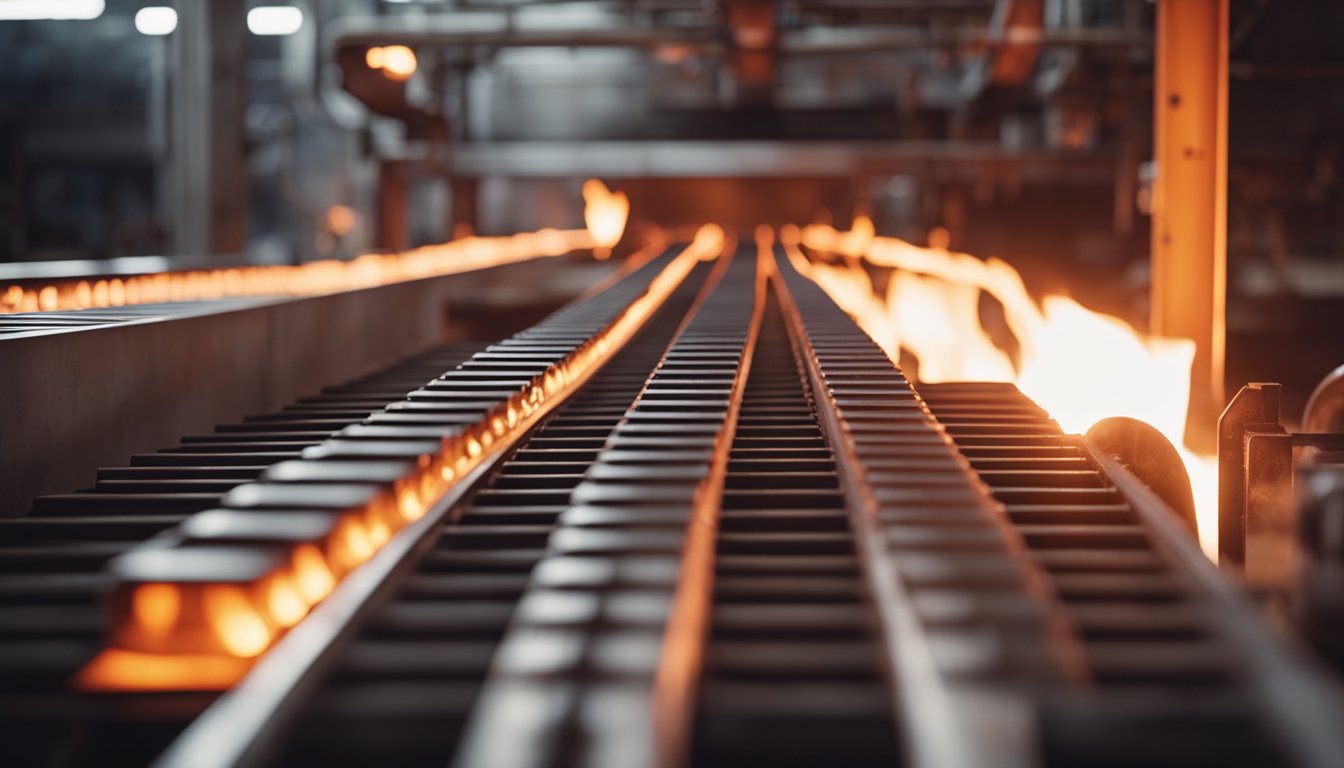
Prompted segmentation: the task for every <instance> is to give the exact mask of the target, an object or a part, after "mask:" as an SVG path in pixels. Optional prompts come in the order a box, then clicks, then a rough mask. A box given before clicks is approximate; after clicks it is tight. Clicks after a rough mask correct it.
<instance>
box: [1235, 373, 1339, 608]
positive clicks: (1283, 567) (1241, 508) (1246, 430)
mask: <svg viewBox="0 0 1344 768" xmlns="http://www.w3.org/2000/svg"><path fill="white" fill-rule="evenodd" d="M1280 389H1281V387H1280V386H1279V385H1278V384H1262V383H1255V384H1247V385H1246V386H1244V387H1242V388H1241V391H1240V392H1238V393H1237V395H1236V397H1234V398H1232V402H1230V403H1228V406H1227V409H1226V410H1225V411H1223V415H1222V417H1221V418H1220V419H1219V420H1218V553H1219V562H1220V563H1221V564H1222V565H1225V566H1228V567H1231V568H1239V569H1241V570H1242V571H1243V575H1244V578H1245V580H1246V582H1247V583H1248V584H1249V585H1250V586H1252V587H1256V588H1266V589H1288V588H1290V587H1291V585H1292V583H1293V580H1294V579H1295V577H1296V573H1295V560H1294V558H1295V552H1296V549H1295V537H1296V535H1297V528H1298V522H1297V504H1296V499H1295V497H1294V492H1293V473H1294V461H1293V449H1294V448H1308V447H1310V448H1317V449H1320V450H1323V451H1341V450H1344V433H1339V432H1296V433H1293V432H1289V431H1287V430H1286V429H1284V428H1283V426H1282V425H1281V424H1280V423H1279V394H1280Z"/></svg>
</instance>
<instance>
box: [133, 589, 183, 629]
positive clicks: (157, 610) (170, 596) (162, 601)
mask: <svg viewBox="0 0 1344 768" xmlns="http://www.w3.org/2000/svg"><path fill="white" fill-rule="evenodd" d="M131 610H132V611H134V612H135V618H136V621H138V622H139V623H140V626H142V627H144V628H145V631H147V632H150V633H152V634H155V635H165V634H167V633H168V631H169V630H171V629H172V628H173V626H174V625H175V624H177V618H178V616H179V615H180V614H181V613H182V593H181V591H179V590H178V588H177V585H176V584H144V585H141V586H140V587H139V588H138V589H136V590H135V594H134V595H133V596H132V597H131Z"/></svg>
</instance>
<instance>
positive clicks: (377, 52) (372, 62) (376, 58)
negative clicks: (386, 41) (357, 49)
mask: <svg viewBox="0 0 1344 768" xmlns="http://www.w3.org/2000/svg"><path fill="white" fill-rule="evenodd" d="M364 63H365V65H367V66H368V68H369V69H382V68H383V47H382V46H380V45H376V46H374V47H372V48H370V49H368V50H367V51H365V52H364Z"/></svg>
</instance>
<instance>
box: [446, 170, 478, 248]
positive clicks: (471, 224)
mask: <svg viewBox="0 0 1344 768" xmlns="http://www.w3.org/2000/svg"><path fill="white" fill-rule="evenodd" d="M479 186H480V182H479V180H478V179H474V178H467V177H457V178H454V179H453V180H452V197H453V202H452V207H453V232H452V235H453V239H455V240H456V239H458V238H461V237H468V236H470V235H474V234H476V226H477V216H476V195H477V191H478V187H479Z"/></svg>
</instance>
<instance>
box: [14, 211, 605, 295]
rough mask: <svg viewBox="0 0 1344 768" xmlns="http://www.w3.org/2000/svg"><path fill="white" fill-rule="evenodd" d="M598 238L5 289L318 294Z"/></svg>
mask: <svg viewBox="0 0 1344 768" xmlns="http://www.w3.org/2000/svg"><path fill="white" fill-rule="evenodd" d="M339 217H340V214H338V218H339ZM337 223H338V224H340V223H342V222H339V221H338V222H337ZM595 242H596V241H595V240H594V239H593V238H592V237H590V235H589V234H588V232H587V231H586V230H582V229H571V230H559V229H542V230H538V231H536V232H523V233H520V234H516V235H510V236H507V237H467V238H463V239H461V240H453V241H451V242H448V243H442V244H439V245H426V246H423V247H421V248H414V249H412V250H409V251H401V252H398V253H366V254H364V255H363V256H360V257H358V258H355V259H352V260H350V261H337V260H334V259H326V260H322V261H310V262H308V263H306V264H301V265H298V266H287V265H276V266H265V267H233V268H229V269H202V270H190V271H183V272H160V273H158V274H153V275H134V276H130V277H124V278H106V279H91V280H64V281H61V282H59V283H53V284H51V285H46V286H21V285H10V286H8V287H6V288H0V314H8V313H13V312H50V311H53V310H71V309H88V308H90V307H121V306H132V305H136V304H157V303H160V302H168V301H196V300H202V299H222V298H239V297H247V296H316V295H322V294H328V293H339V292H341V291H355V290H361V289H364V288H373V287H376V286H379V285H388V284H391V283H400V282H405V281H407V280H421V279H424V278H427V277H440V276H443V275H454V274H458V273H460V272H472V271H475V270H478V269H487V268H489V267H495V266H499V265H502V264H512V263H515V262H520V261H528V260H530V259H536V258H541V257H546V256H559V255H561V254H564V253H568V252H569V251H574V250H580V249H585V248H592V247H593V246H594V244H595Z"/></svg>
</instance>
